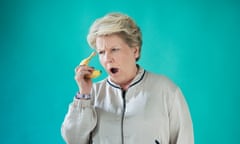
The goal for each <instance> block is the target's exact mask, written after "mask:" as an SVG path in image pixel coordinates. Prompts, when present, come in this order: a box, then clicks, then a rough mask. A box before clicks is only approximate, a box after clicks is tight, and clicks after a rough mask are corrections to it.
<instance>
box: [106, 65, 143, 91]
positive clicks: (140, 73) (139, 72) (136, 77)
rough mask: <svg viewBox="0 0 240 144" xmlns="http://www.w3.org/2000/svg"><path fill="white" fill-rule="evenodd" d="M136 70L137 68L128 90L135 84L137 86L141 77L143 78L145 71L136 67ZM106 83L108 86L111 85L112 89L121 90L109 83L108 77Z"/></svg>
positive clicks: (111, 82)
mask: <svg viewBox="0 0 240 144" xmlns="http://www.w3.org/2000/svg"><path fill="white" fill-rule="evenodd" d="M137 66H138V65H137ZM138 68H139V70H138V73H137V75H136V76H135V78H134V79H133V80H132V82H131V84H130V86H129V88H130V87H132V86H134V85H136V84H138V83H139V82H141V81H142V79H143V77H144V75H145V70H144V69H143V68H141V67H140V66H138ZM107 83H108V84H109V85H111V86H112V87H114V88H118V89H122V88H121V87H120V86H119V85H118V84H116V83H114V82H113V81H111V79H110V77H108V78H107Z"/></svg>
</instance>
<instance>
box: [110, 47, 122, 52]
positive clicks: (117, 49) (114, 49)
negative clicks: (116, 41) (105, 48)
mask: <svg viewBox="0 0 240 144" xmlns="http://www.w3.org/2000/svg"><path fill="white" fill-rule="evenodd" d="M119 50H120V49H119V48H112V51H113V52H115V51H119Z"/></svg>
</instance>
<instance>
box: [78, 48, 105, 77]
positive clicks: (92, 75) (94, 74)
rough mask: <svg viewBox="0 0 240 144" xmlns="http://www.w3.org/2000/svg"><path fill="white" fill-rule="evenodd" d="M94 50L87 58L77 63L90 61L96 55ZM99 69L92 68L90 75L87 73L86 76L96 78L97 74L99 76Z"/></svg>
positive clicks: (81, 63)
mask: <svg viewBox="0 0 240 144" xmlns="http://www.w3.org/2000/svg"><path fill="white" fill-rule="evenodd" d="M96 54H97V53H96V52H92V53H91V55H90V56H88V57H87V58H85V59H83V60H82V61H81V62H80V64H79V65H88V63H89V62H90V60H91V59H92V58H93V57H94V56H95V55H96ZM100 74H101V71H100V70H93V72H92V74H91V75H87V76H86V78H96V77H98V76H100Z"/></svg>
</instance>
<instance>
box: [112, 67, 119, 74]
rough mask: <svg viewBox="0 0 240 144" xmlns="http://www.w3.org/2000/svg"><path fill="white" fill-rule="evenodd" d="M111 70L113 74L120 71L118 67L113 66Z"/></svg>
mask: <svg viewBox="0 0 240 144" xmlns="http://www.w3.org/2000/svg"><path fill="white" fill-rule="evenodd" d="M110 72H111V73H112V74H116V73H117V72H118V68H111V69H110Z"/></svg>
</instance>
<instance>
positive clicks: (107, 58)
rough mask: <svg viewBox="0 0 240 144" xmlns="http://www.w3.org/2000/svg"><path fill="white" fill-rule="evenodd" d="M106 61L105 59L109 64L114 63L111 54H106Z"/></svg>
mask: <svg viewBox="0 0 240 144" xmlns="http://www.w3.org/2000/svg"><path fill="white" fill-rule="evenodd" d="M104 59H105V62H107V63H112V62H113V56H112V55H111V53H108V52H106V53H105V58H104Z"/></svg>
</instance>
